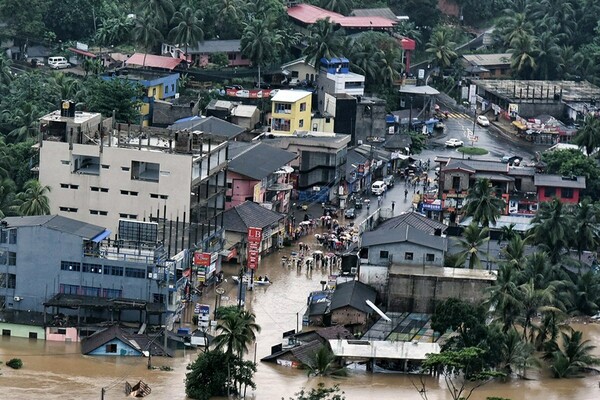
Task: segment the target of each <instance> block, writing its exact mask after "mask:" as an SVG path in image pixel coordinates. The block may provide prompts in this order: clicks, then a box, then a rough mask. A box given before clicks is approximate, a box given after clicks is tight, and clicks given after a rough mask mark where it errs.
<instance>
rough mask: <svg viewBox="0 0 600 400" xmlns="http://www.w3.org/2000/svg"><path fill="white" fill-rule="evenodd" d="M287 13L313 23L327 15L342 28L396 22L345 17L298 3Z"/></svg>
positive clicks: (391, 24)
mask: <svg viewBox="0 0 600 400" xmlns="http://www.w3.org/2000/svg"><path fill="white" fill-rule="evenodd" d="M287 13H288V15H289V16H290V17H291V18H293V19H295V20H298V21H300V22H303V23H305V24H314V23H315V22H317V21H318V20H320V19H325V18H327V17H329V19H330V20H331V22H335V23H338V24H340V25H341V26H342V27H343V28H375V29H382V28H392V27H393V26H394V25H395V24H396V22H395V21H391V20H389V19H387V18H384V17H345V16H343V15H341V14H338V13H335V12H333V11H328V10H324V9H322V8H319V7H316V6H313V5H310V4H298V5H297V6H294V7H290V8H288V9H287Z"/></svg>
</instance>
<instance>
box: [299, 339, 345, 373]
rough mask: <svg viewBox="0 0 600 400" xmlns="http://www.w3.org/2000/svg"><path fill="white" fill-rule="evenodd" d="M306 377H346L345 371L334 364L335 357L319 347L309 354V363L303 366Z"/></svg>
mask: <svg viewBox="0 0 600 400" xmlns="http://www.w3.org/2000/svg"><path fill="white" fill-rule="evenodd" d="M304 367H305V368H306V369H307V371H308V372H307V373H308V376H311V375H312V376H327V375H332V376H346V375H347V371H346V369H345V368H344V367H340V366H339V364H338V363H337V362H336V357H335V355H334V354H333V352H332V351H331V350H329V349H328V348H327V347H325V346H321V347H319V349H318V350H317V351H315V352H314V353H313V354H311V356H310V359H309V361H308V362H307V363H306V364H304Z"/></svg>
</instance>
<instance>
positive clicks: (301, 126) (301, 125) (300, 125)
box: [298, 119, 304, 128]
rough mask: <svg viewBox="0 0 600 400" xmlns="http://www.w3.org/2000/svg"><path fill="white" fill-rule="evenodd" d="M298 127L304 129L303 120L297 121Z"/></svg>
mask: <svg viewBox="0 0 600 400" xmlns="http://www.w3.org/2000/svg"><path fill="white" fill-rule="evenodd" d="M298 127H300V128H303V127H304V120H303V119H301V120H300V121H298Z"/></svg>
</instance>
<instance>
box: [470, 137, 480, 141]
mask: <svg viewBox="0 0 600 400" xmlns="http://www.w3.org/2000/svg"><path fill="white" fill-rule="evenodd" d="M478 140H479V136H473V137H471V141H472V142H476V141H478Z"/></svg>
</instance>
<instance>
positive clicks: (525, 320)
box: [519, 279, 561, 343]
mask: <svg viewBox="0 0 600 400" xmlns="http://www.w3.org/2000/svg"><path fill="white" fill-rule="evenodd" d="M555 299H556V298H555V288H554V286H553V285H549V286H547V287H545V288H543V289H542V288H536V286H535V285H534V282H533V279H531V280H529V282H526V283H524V284H522V285H520V286H519V301H520V302H521V305H522V311H523V314H522V315H521V316H520V318H519V321H520V323H521V326H522V327H523V340H525V341H527V342H529V343H533V341H534V336H533V333H534V331H533V329H531V330H530V331H528V329H530V328H532V323H533V319H534V318H535V316H537V315H538V314H540V313H542V312H561V310H560V309H559V308H557V307H555V306H554V304H555ZM528 333H529V336H528Z"/></svg>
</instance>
